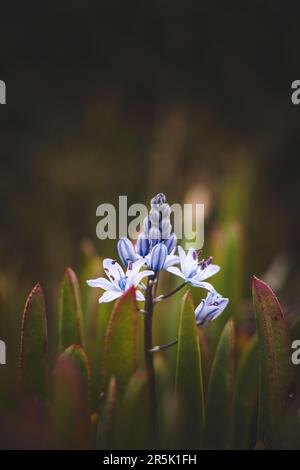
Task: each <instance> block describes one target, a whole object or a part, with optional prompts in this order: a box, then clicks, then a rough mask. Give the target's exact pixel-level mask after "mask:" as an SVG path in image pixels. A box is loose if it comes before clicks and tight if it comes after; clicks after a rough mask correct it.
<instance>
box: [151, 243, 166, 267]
mask: <svg viewBox="0 0 300 470" xmlns="http://www.w3.org/2000/svg"><path fill="white" fill-rule="evenodd" d="M167 254H168V250H167V247H166V246H165V245H164V244H163V243H159V244H158V245H155V247H154V248H153V249H152V251H151V256H150V266H149V267H150V269H151V270H152V271H155V272H159V271H161V270H162V269H163V268H164V265H165V261H166V258H167Z"/></svg>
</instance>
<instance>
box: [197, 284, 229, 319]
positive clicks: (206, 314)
mask: <svg viewBox="0 0 300 470" xmlns="http://www.w3.org/2000/svg"><path fill="white" fill-rule="evenodd" d="M228 302H229V299H226V298H224V297H222V296H221V295H220V294H218V293H217V292H216V291H215V290H212V291H211V292H208V294H207V296H206V299H203V300H201V302H200V304H199V305H198V307H197V308H196V310H195V316H196V323H197V325H199V326H201V325H204V324H205V323H206V322H208V321H212V320H214V319H215V318H217V317H218V316H219V315H221V313H222V312H223V311H224V309H225V308H226V307H227V304H228Z"/></svg>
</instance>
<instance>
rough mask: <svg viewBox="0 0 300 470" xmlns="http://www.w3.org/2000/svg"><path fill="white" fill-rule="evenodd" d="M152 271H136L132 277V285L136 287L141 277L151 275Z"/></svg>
mask: <svg viewBox="0 0 300 470" xmlns="http://www.w3.org/2000/svg"><path fill="white" fill-rule="evenodd" d="M153 274H154V272H153V271H150V270H146V271H142V272H140V273H138V274H137V275H136V276H135V278H134V279H133V285H134V286H135V287H136V286H138V285H139V283H140V282H141V280H142V279H144V277H147V276H153Z"/></svg>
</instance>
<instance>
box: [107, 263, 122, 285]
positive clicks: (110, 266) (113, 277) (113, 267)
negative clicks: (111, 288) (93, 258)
mask: <svg viewBox="0 0 300 470" xmlns="http://www.w3.org/2000/svg"><path fill="white" fill-rule="evenodd" d="M103 268H104V271H105V272H106V274H107V276H108V277H109V279H110V281H112V282H113V284H114V285H115V286H118V285H119V281H120V279H121V278H123V277H125V274H124V271H123V269H122V268H121V266H120V265H119V263H117V261H116V260H113V259H111V258H105V259H104V260H103Z"/></svg>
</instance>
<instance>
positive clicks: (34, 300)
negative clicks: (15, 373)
mask: <svg viewBox="0 0 300 470" xmlns="http://www.w3.org/2000/svg"><path fill="white" fill-rule="evenodd" d="M47 350H48V335H47V320H46V311H45V298H44V294H43V290H42V287H41V285H40V284H36V285H35V286H34V288H33V289H32V291H31V292H30V294H29V296H28V297H27V300H26V303H25V308H24V313H23V319H22V328H21V343H20V358H19V367H20V385H21V388H22V391H23V393H25V394H26V395H30V396H31V395H38V396H44V394H45V393H46V388H47V366H48V364H47Z"/></svg>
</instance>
